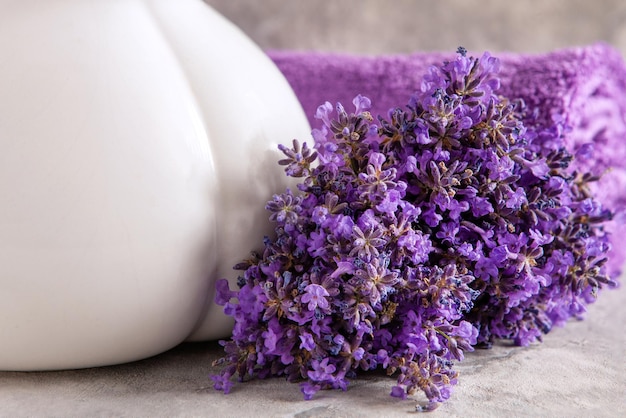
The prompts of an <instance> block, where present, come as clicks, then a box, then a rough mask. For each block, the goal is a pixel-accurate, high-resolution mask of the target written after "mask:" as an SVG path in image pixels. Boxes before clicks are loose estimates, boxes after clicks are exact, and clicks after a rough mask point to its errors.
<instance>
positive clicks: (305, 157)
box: [214, 50, 614, 409]
mask: <svg viewBox="0 0 626 418" xmlns="http://www.w3.org/2000/svg"><path fill="white" fill-rule="evenodd" d="M498 66H499V63H498V61H497V60H496V59H495V58H493V57H491V56H490V55H489V54H484V55H483V56H482V57H480V58H472V57H467V56H466V53H465V51H464V50H459V56H458V57H457V59H456V60H454V61H451V62H447V63H444V64H443V65H442V66H440V67H433V68H432V69H431V71H430V72H429V74H427V75H426V76H425V77H424V81H423V83H422V85H421V86H420V90H419V91H418V92H417V93H416V94H415V95H414V96H413V97H412V98H411V100H410V102H409V104H408V106H407V107H406V108H397V109H392V110H390V112H389V114H388V115H387V118H385V117H380V116H379V118H378V120H379V123H380V125H376V124H374V123H373V118H372V116H371V115H370V114H369V112H368V111H367V110H368V108H369V106H370V101H369V99H367V98H364V97H362V96H357V97H356V98H355V100H354V102H353V104H354V106H355V112H353V113H348V112H347V111H346V110H345V108H344V107H343V106H342V105H341V104H337V105H336V107H335V109H333V106H332V105H331V104H330V103H325V104H323V105H322V106H320V107H319V109H318V112H317V115H316V116H317V117H318V119H320V120H321V121H322V126H321V127H320V129H316V130H314V131H313V137H314V140H315V146H314V150H315V151H312V150H310V149H309V148H308V147H307V146H306V144H303V145H302V146H300V144H299V142H298V141H294V143H293V148H291V149H289V148H286V147H284V146H281V148H280V149H281V151H283V153H284V154H285V156H286V158H285V159H284V160H281V162H280V164H282V165H286V166H287V167H286V172H287V174H288V175H290V176H294V177H301V178H303V181H302V182H301V183H300V185H299V191H300V194H298V195H294V194H292V192H291V191H289V190H288V191H286V192H285V193H284V194H281V195H277V196H274V198H273V199H272V200H271V201H270V202H268V205H267V209H268V210H269V211H270V212H271V215H270V219H271V220H272V221H274V222H276V236H275V237H274V238H267V239H266V242H265V250H264V252H263V254H262V255H260V256H259V257H256V258H253V259H251V260H249V262H248V263H246V264H245V265H244V266H242V267H244V268H245V269H244V274H243V277H242V278H241V280H240V282H239V287H240V289H239V290H238V291H231V290H230V289H229V288H228V285H227V283H226V282H220V283H219V285H218V296H217V302H218V303H220V304H222V305H224V306H225V312H226V313H227V314H229V315H231V316H233V317H234V318H235V322H236V323H235V328H234V330H233V337H232V339H231V340H230V341H227V342H223V344H224V345H225V350H226V357H224V358H223V359H222V360H221V362H222V363H226V365H227V366H226V367H225V369H224V371H223V373H222V374H221V375H220V376H215V377H214V380H215V382H216V388H218V389H221V390H224V391H225V392H228V391H229V389H230V386H231V385H232V383H231V382H230V377H231V376H233V375H235V374H238V375H239V377H240V379H243V378H244V377H246V376H256V377H267V376H270V375H284V376H286V377H287V378H288V380H290V381H303V383H302V391H303V393H304V395H305V398H307V399H308V398H310V397H311V396H313V394H314V393H315V392H316V391H318V390H320V389H323V388H341V389H345V388H346V387H347V385H348V380H349V379H350V378H352V377H353V376H355V375H356V372H357V371H358V370H371V369H374V368H377V367H381V368H383V369H386V370H387V371H388V373H389V374H396V375H397V376H398V383H397V385H396V386H394V387H393V389H392V391H391V394H392V395H393V396H398V397H405V396H406V395H407V394H413V393H414V392H415V391H417V390H421V391H422V392H424V393H425V394H426V396H427V398H428V400H429V402H430V403H429V405H428V406H427V407H426V409H432V408H434V407H436V405H437V404H438V403H439V402H442V401H444V400H446V399H447V398H448V397H449V396H450V389H451V387H452V385H454V384H455V383H456V380H457V373H456V372H455V371H454V370H453V369H452V365H453V361H458V360H462V359H463V353H464V351H471V350H472V349H473V348H472V347H473V346H474V345H476V344H481V345H489V344H491V342H492V341H493V339H494V338H507V339H512V340H514V341H515V342H516V343H517V344H520V345H526V344H529V343H531V342H532V341H534V340H537V339H540V338H541V334H542V333H546V332H548V331H549V330H550V328H551V327H552V326H553V325H554V324H561V323H562V322H563V321H564V320H565V319H567V318H568V317H570V316H576V315H579V314H580V313H581V312H582V311H583V310H584V306H585V305H586V304H587V303H589V302H591V301H593V298H594V297H595V295H596V293H597V291H598V290H599V289H600V288H601V287H603V285H613V284H614V282H613V281H612V280H611V279H610V278H608V276H607V275H606V272H605V269H604V263H605V262H606V260H605V258H604V257H603V254H605V253H606V251H607V249H608V241H607V236H606V234H605V233H604V232H603V227H602V226H603V224H604V223H606V222H607V221H608V220H610V217H611V215H610V213H609V212H608V211H606V210H605V209H604V208H603V207H602V205H601V204H600V203H599V202H597V201H596V200H594V198H593V196H592V195H591V194H590V192H589V189H588V187H587V186H586V184H587V182H589V181H594V180H597V179H595V178H592V176H590V175H588V174H580V173H578V172H577V171H576V169H575V167H573V165H575V161H574V164H573V163H572V160H573V157H572V155H571V154H570V153H569V152H568V150H566V149H565V146H564V144H565V142H564V140H563V136H562V135H563V132H565V130H564V129H563V126H560V125H559V122H558V118H556V119H555V126H554V127H551V129H544V130H541V131H539V130H538V129H536V128H534V127H533V126H532V124H530V125H525V124H524V123H523V122H522V121H523V120H524V119H526V120H529V118H528V117H526V118H525V115H527V110H526V109H525V108H524V106H523V103H517V102H513V101H509V100H507V99H506V98H502V97H498V96H497V95H496V94H495V92H496V91H497V89H498V87H499V80H498V78H497V70H498ZM333 110H334V112H333ZM315 163H317V165H315ZM233 299H236V300H238V301H239V303H238V304H237V303H233V302H232V300H233Z"/></svg>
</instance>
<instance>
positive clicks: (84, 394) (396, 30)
mask: <svg viewBox="0 0 626 418" xmlns="http://www.w3.org/2000/svg"><path fill="white" fill-rule="evenodd" d="M207 1H208V3H210V4H212V5H214V7H216V8H217V9H218V10H219V11H221V12H222V13H224V14H225V15H226V16H227V17H229V18H230V19H232V20H233V21H234V22H235V23H237V24H238V25H240V26H241V27H242V28H243V30H244V31H245V32H246V33H248V35H250V36H251V37H252V38H253V39H254V40H255V41H257V42H258V43H259V44H260V45H261V46H262V47H263V48H290V49H305V50H308V49H321V50H334V51H347V52H357V53H369V54H373V53H394V52H409V51H417V50H454V49H456V47H457V46H458V45H464V46H466V47H467V48H468V49H472V50H490V51H503V50H508V51H513V52H540V51H548V50H551V49H555V48H559V47H565V46H572V45H582V44H588V43H592V42H595V41H607V42H609V43H611V44H613V45H614V46H616V47H618V48H619V49H620V50H621V51H622V53H626V24H625V22H626V2H623V1H621V0H604V1H602V0H595V1H593V2H592V1H584V0H573V1H565V0H553V1H538V0H532V1H531V0H521V1H520V0H518V1H496V0H483V1H480V0H471V1H470V0H454V1H453V0H442V1H410V0H396V1H374V0H363V1H358V0H350V1H348V0H343V1H331V0H328V1H322V0H309V1H289V0H263V1H253V0H248V1H244V0H207ZM624 305H626V289H624V288H621V289H619V290H615V291H610V292H604V293H602V294H601V296H600V300H599V302H598V303H597V304H595V305H593V306H592V307H591V308H590V311H589V315H588V319H587V320H586V321H583V322H572V323H570V324H568V326H567V327H565V328H563V329H556V330H554V331H553V332H552V333H551V334H549V335H548V336H547V337H546V338H545V341H544V343H543V344H541V345H535V346H532V347H528V348H515V347H511V346H508V345H498V346H496V347H495V348H494V349H493V350H488V351H480V352H476V353H472V354H470V355H468V357H467V358H466V360H465V361H464V362H462V363H461V364H460V365H459V367H458V369H459V370H460V372H461V376H460V384H459V385H458V386H457V388H456V390H455V392H454V394H453V397H452V399H451V400H450V401H449V402H448V403H446V404H444V405H443V406H442V407H441V408H439V409H438V410H437V411H435V412H433V413H432V414H431V415H429V416H432V417H447V416H459V417H460V416H464V417H501V416H538V417H539V416H540V417H572V416H577V417H587V416H589V417H592V416H593V417H617V416H626V389H625V388H626V348H625V347H626V309H625V306H624ZM0 349H1V346H0ZM42 350H45V347H42ZM219 356H220V349H219V346H217V345H216V344H215V343H199V344H184V345H182V346H180V347H178V348H175V349H173V350H171V351H169V352H167V353H165V354H162V355H160V356H157V357H154V358H151V359H147V360H143V361H139V362H136V363H131V364H125V365H119V366H112V367H105V368H98V369H86V370H76V371H61V372H42V373H39V372H37V373H16V372H0V416H1V417H38V416H50V417H86V416H89V417H91V416H98V417H100V416H101V417H155V416H163V417H178V416H180V417H193V416H206V417H302V418H304V417H362V416H372V417H395V416H398V417H400V416H402V417H405V416H410V414H411V413H412V412H413V410H414V405H415V400H407V401H397V400H395V399H393V398H391V397H389V396H388V393H389V390H390V388H391V386H392V384H393V379H390V378H387V377H386V376H383V375H380V374H367V375H365V376H363V377H361V378H360V379H358V380H356V381H354V382H353V383H352V385H351V386H350V388H349V390H348V391H347V392H345V393H343V392H320V393H319V394H318V395H317V396H316V398H315V399H314V400H312V401H306V402H305V401H302V396H301V394H300V392H299V388H298V386H297V385H293V384H288V383H286V382H284V381H283V380H282V379H271V380H267V381H253V382H248V383H244V384H238V385H236V386H235V388H234V389H233V392H232V393H231V394H230V395H222V394H220V393H216V392H215V391H213V390H212V389H211V388H210V386H211V383H210V380H209V375H210V374H212V373H216V372H217V369H214V368H212V366H211V362H212V361H213V360H214V359H216V358H218V357H219Z"/></svg>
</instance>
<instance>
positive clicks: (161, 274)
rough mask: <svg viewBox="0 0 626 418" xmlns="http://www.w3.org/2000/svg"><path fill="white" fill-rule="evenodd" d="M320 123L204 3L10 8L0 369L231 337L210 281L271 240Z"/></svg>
mask: <svg viewBox="0 0 626 418" xmlns="http://www.w3.org/2000/svg"><path fill="white" fill-rule="evenodd" d="M308 132H309V127H308V125H307V122H306V120H305V118H304V115H303V114H302V110H301V108H300V105H299V104H298V102H297V100H296V98H295V96H294V95H293V93H292V92H291V90H290V89H289V87H288V85H287V83H286V81H285V80H284V79H283V78H282V75H280V73H279V72H278V70H277V69H276V68H275V67H274V66H273V64H271V62H270V61H269V60H268V59H267V58H266V57H265V56H264V54H263V53H262V52H261V51H260V50H258V49H257V48H256V47H255V46H254V45H253V44H252V43H251V42H250V41H249V40H248V39H247V38H246V37H245V36H244V35H243V34H242V33H241V32H239V31H238V30H237V29H236V28H235V27H233V26H232V25H231V24H230V23H229V22H226V21H225V20H224V19H223V18H221V17H220V16H219V15H217V14H216V13H215V12H213V11H212V10H211V9H210V8H208V7H207V6H206V5H205V4H204V3H202V2H201V1H200V0H176V1H168V0H145V1H140V0H119V1H105V0H102V1H84V0H50V1H46V2H43V1H12V2H11V1H4V2H1V3H0V149H1V152H0V191H1V193H2V199H1V204H0V341H2V347H1V348H0V369H3V370H36V369H60V368H78V367H90V366H99V365H105V364H114V363H120V362H126V361H131V360H135V359H140V358H145V357H148V356H151V355H154V354H157V353H159V352H162V351H164V350H167V349H169V348H171V347H173V346H175V345H176V344H178V343H180V342H182V341H183V340H185V339H193V340H199V339H212V338H218V337H223V336H225V335H227V334H228V332H229V330H230V322H229V321H228V320H225V318H224V317H223V315H222V314H221V309H219V307H215V306H213V304H212V298H213V292H212V291H211V289H212V288H213V283H214V280H215V279H216V278H218V277H223V276H228V277H230V278H231V279H234V277H235V276H236V272H233V271H232V265H233V264H234V263H235V262H237V261H239V260H240V259H241V258H242V257H246V256H247V255H248V252H249V251H250V250H251V249H252V248H251V245H254V244H255V243H256V244H260V242H261V238H262V236H263V235H264V234H265V233H267V228H268V224H267V215H266V213H265V211H264V209H263V202H264V201H266V200H267V198H268V197H269V196H271V194H272V193H273V192H276V191H279V190H281V189H283V188H284V184H285V180H284V175H283V174H282V170H281V168H280V167H278V166H277V165H276V160H277V159H278V158H279V155H278V153H277V152H276V151H275V148H276V144H277V143H279V142H282V143H289V142H290V141H291V139H292V138H293V137H299V138H306V137H307V136H308Z"/></svg>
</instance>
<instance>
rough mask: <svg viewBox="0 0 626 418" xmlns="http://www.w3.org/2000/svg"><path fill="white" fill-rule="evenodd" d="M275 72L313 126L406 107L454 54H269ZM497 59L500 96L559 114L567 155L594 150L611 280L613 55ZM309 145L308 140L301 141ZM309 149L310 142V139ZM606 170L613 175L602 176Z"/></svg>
mask: <svg viewBox="0 0 626 418" xmlns="http://www.w3.org/2000/svg"><path fill="white" fill-rule="evenodd" d="M269 55H270V57H271V58H272V59H273V60H274V62H275V63H276V64H277V65H278V67H279V68H280V70H281V71H282V72H283V74H284V75H285V76H286V78H287V80H288V81H289V83H290V84H291V86H292V87H293V89H294V91H295V93H296V95H297V96H298V98H299V99H300V102H301V103H302V106H303V108H304V111H305V112H306V114H307V116H308V117H309V121H310V123H311V126H313V127H318V126H319V123H318V121H316V120H315V119H314V117H313V115H314V114H315V110H316V109H317V106H319V105H320V104H322V103H324V102H325V101H330V102H331V103H334V102H337V101H340V102H342V103H344V104H345V105H346V108H349V106H350V104H351V102H352V99H353V97H354V96H356V95H357V94H363V95H365V96H368V97H370V98H371V99H372V109H371V111H372V114H374V115H378V114H380V115H386V113H387V111H388V110H389V108H392V107H398V106H404V104H405V103H407V102H408V98H409V96H410V95H411V94H412V93H413V92H414V91H415V90H417V89H419V87H420V80H421V78H422V76H423V75H424V74H425V73H426V72H427V71H428V68H429V67H430V66H431V65H434V64H439V63H441V62H442V61H444V60H450V59H452V58H453V54H442V53H416V54H411V55H389V56H354V55H343V54H329V53H307V52H288V51H273V52H270V54H269ZM497 56H498V58H500V60H501V63H502V65H501V78H502V87H501V89H500V93H501V94H502V95H504V96H507V97H508V98H510V99H513V98H521V99H523V100H524V101H525V102H526V104H527V105H528V106H529V107H530V108H537V109H538V110H539V115H540V116H539V122H540V123H542V124H546V126H547V125H548V124H549V122H550V121H551V118H553V117H555V116H557V115H560V117H563V118H565V122H566V123H567V125H568V126H570V127H571V130H570V131H569V132H567V133H566V135H567V137H568V139H569V143H570V144H571V151H575V150H577V149H578V148H579V147H580V146H582V145H584V144H593V154H592V157H591V158H590V160H589V163H587V164H585V163H582V164H581V165H582V166H583V168H585V169H589V170H591V171H593V172H595V173H605V172H606V175H604V176H603V178H602V180H601V182H600V187H598V190H596V193H597V194H598V196H599V197H600V199H601V201H603V202H604V203H605V204H606V205H607V206H608V207H609V208H611V209H613V210H614V211H615V212H616V216H615V220H614V221H613V222H611V226H610V227H611V229H612V231H611V232H612V233H613V250H612V253H613V254H612V255H611V264H610V265H609V268H610V270H611V271H612V273H613V274H616V272H617V271H618V270H619V269H620V267H621V265H622V264H623V262H624V260H625V259H626V245H624V244H622V243H621V240H620V239H619V238H618V237H620V236H621V235H622V234H623V233H626V228H624V226H623V225H624V222H623V220H624V218H625V216H624V213H623V212H622V210H621V208H624V207H625V206H626V66H625V64H624V61H623V59H622V56H621V55H620V54H619V52H617V51H616V50H614V49H613V48H611V47H609V46H607V45H603V44H598V45H593V46H590V47H586V48H575V49H565V50H561V51H556V52H552V53H548V54H541V55H522V54H497ZM300 139H301V140H307V139H308V138H300ZM308 142H311V140H308ZM607 170H610V171H608V172H607Z"/></svg>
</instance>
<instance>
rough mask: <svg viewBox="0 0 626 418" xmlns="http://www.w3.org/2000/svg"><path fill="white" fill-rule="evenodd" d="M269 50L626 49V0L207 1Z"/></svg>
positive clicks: (527, 50)
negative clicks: (607, 46)
mask: <svg viewBox="0 0 626 418" xmlns="http://www.w3.org/2000/svg"><path fill="white" fill-rule="evenodd" d="M207 3H209V4H211V5H212V6H213V7H215V8H216V9H217V10H219V11H220V12H221V13H222V14H224V15H225V16H226V17H228V18H229V19H231V20H232V21H233V22H235V23H236V24H237V25H238V26H239V27H241V28H242V29H243V30H244V31H245V32H246V33H247V34H248V35H249V36H250V37H252V38H253V39H254V40H255V41H256V42H257V43H258V44H259V45H261V46H262V47H263V48H266V49H267V48H282V49H304V50H310V49H319V50H332V51H346V52H357V53H367V54H380V53H392V52H412V51H432V50H443V51H454V50H456V48H457V47H458V46H459V45H463V46H465V47H466V48H467V49H469V50H473V51H483V50H488V51H491V52H494V51H504V50H507V51H514V52H545V51H549V50H552V49H555V48H562V47H566V46H578V45H585V44H589V43H593V42H597V41H604V42H608V43H610V44H612V45H614V46H616V47H617V48H619V49H620V50H621V51H622V53H625V52H626V2H624V1H622V0H594V1H587V0H547V1H544V0H515V1H502V0H438V1H432V0H393V1H390V0H340V1H333V0H307V1H295V0H294V1H289V0H262V1H253V0H207Z"/></svg>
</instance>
